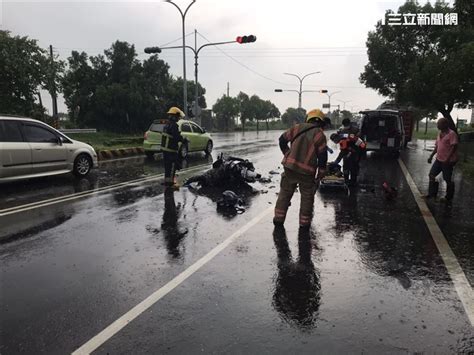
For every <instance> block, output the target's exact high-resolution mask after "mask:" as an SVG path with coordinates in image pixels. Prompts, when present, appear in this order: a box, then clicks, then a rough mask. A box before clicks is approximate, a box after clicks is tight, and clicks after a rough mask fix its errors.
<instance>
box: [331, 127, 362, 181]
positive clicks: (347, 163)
mask: <svg viewBox="0 0 474 355" xmlns="http://www.w3.org/2000/svg"><path fill="white" fill-rule="evenodd" d="M329 139H331V141H333V142H334V143H336V144H339V150H340V152H339V155H338V156H337V158H336V160H335V161H334V163H335V164H339V163H340V162H341V160H342V161H343V166H342V171H343V173H344V180H345V181H346V184H348V185H349V186H356V185H357V175H359V161H360V156H361V154H362V152H363V151H364V150H365V148H366V144H365V142H364V141H363V140H362V139H360V138H359V137H357V136H356V135H354V134H347V133H346V134H338V133H333V134H331V137H330V138H329Z"/></svg>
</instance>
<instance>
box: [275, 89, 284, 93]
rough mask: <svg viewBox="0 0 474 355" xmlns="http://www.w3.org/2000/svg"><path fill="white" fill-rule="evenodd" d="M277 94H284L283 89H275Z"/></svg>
mask: <svg viewBox="0 0 474 355" xmlns="http://www.w3.org/2000/svg"><path fill="white" fill-rule="evenodd" d="M275 92H283V90H282V89H275Z"/></svg>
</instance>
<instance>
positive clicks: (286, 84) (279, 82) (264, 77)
mask: <svg viewBox="0 0 474 355" xmlns="http://www.w3.org/2000/svg"><path fill="white" fill-rule="evenodd" d="M198 34H199V36H201V37H202V38H204V40H206V41H207V42H209V43H211V41H210V40H208V39H207V38H206V37H205V36H204V35H203V34H202V33H200V32H198ZM215 48H217V49H218V50H219V51H221V52H222V53H223V54H224V55H225V56H226V57H228V58H230V59H231V60H233V61H234V62H236V63H237V64H239V65H240V66H242V67H244V68H245V69H247V70H248V71H250V72H252V73H254V74H255V75H258V76H259V77H261V78H263V79H266V80H269V81H272V82H274V83H276V84H280V85H285V86H291V85H292V84H288V83H282V82H281V81H277V80H273V79H272V78H269V77H268V76H266V75H263V74H261V73H259V72H257V71H256V70H253V69H252V68H250V67H249V66H247V65H246V64H244V63H242V62H241V61H239V60H237V59H235V58H234V57H232V56H231V55H229V54H227V53H226V52H225V51H223V50H222V49H221V48H219V46H215Z"/></svg>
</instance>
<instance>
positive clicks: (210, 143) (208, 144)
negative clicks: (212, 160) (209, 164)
mask: <svg viewBox="0 0 474 355" xmlns="http://www.w3.org/2000/svg"><path fill="white" fill-rule="evenodd" d="M212 147H213V144H212V141H209V142H207V146H206V150H204V153H206V155H211V153H212Z"/></svg>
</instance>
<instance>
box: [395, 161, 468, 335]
mask: <svg viewBox="0 0 474 355" xmlns="http://www.w3.org/2000/svg"><path fill="white" fill-rule="evenodd" d="M398 163H399V164H400V168H401V169H402V171H403V174H404V175H405V178H406V180H407V182H408V186H410V189H411V192H412V193H413V197H415V201H416V203H417V205H418V208H419V209H420V212H421V215H422V216H423V219H424V220H425V223H426V226H427V227H428V230H429V231H430V233H431V237H432V238H433V240H434V242H435V244H436V247H437V248H438V251H439V253H440V255H441V258H442V259H443V262H444V264H445V266H446V269H447V271H448V274H449V276H450V277H451V280H452V282H453V284H454V289H455V290H456V292H457V294H458V297H459V299H460V300H461V303H462V305H463V307H464V310H465V311H466V314H467V317H468V318H469V321H470V322H471V326H474V292H473V290H472V287H471V285H470V284H469V281H468V280H467V277H466V275H465V274H464V271H463V269H462V268H461V265H459V262H458V260H457V259H456V256H455V255H454V253H453V251H452V250H451V248H450V246H449V244H448V241H447V240H446V238H445V236H444V234H443V232H442V231H441V229H440V228H439V226H438V224H437V223H436V220H435V218H434V217H433V215H432V214H431V211H430V210H429V208H428V206H427V205H426V202H425V200H424V199H423V198H422V196H421V193H420V191H419V190H418V187H417V186H416V184H415V182H414V181H413V178H412V177H411V175H410V172H409V171H408V169H407V167H406V166H405V163H403V161H402V160H401V159H398Z"/></svg>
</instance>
